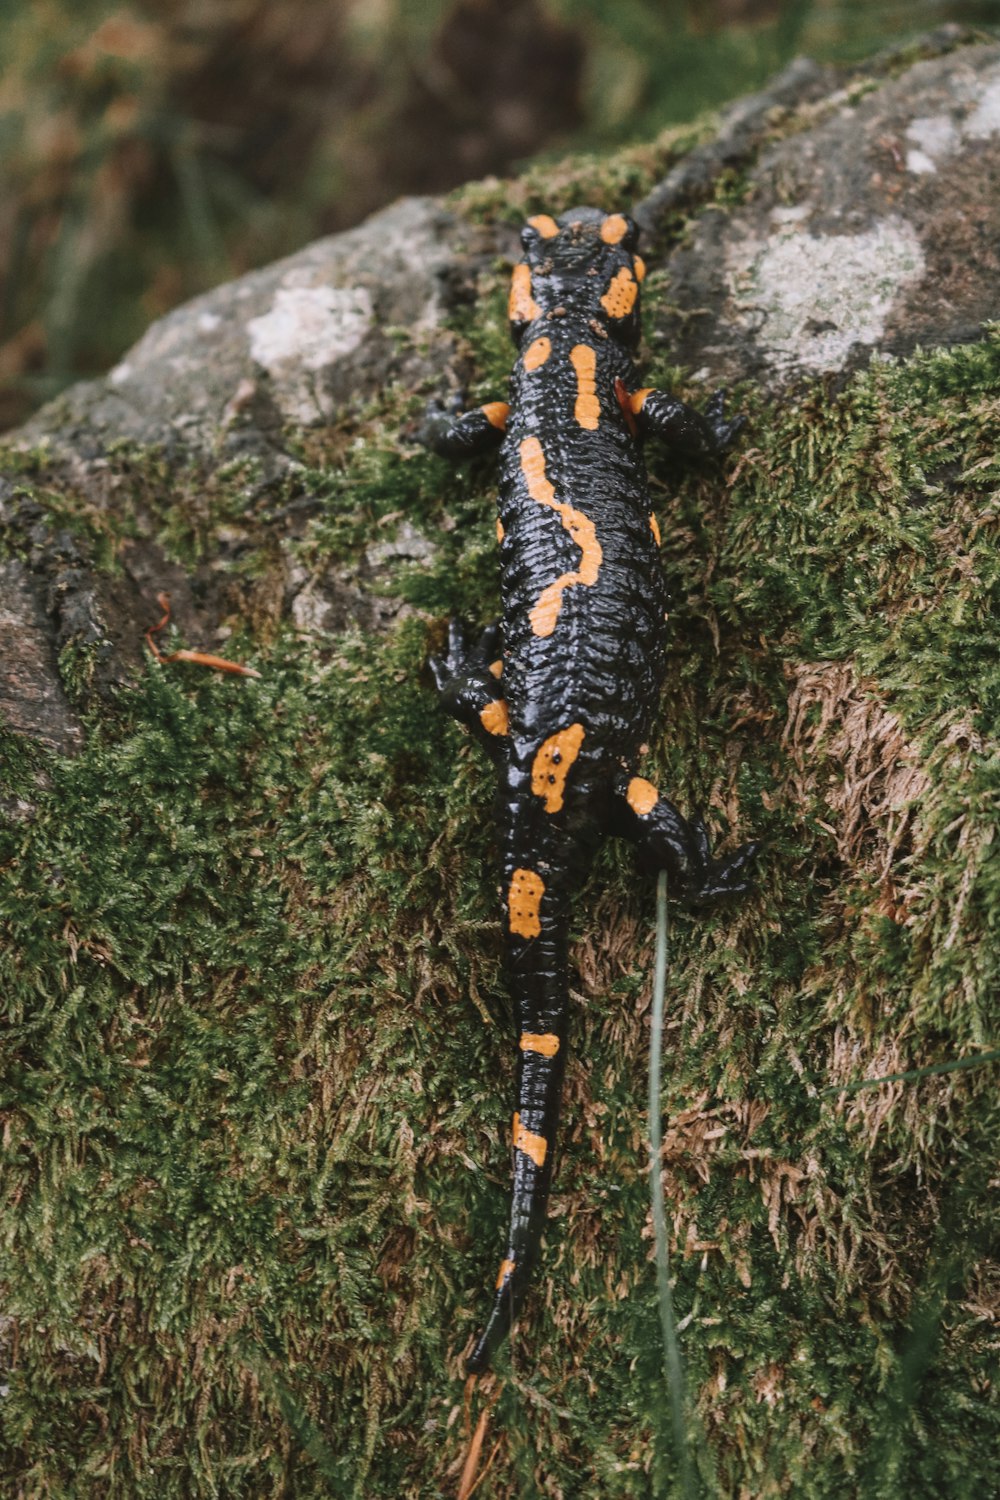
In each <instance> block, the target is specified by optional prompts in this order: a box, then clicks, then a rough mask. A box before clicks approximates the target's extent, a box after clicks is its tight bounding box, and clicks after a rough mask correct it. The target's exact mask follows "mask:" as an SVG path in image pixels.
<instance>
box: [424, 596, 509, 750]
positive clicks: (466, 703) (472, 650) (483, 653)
mask: <svg viewBox="0 0 1000 1500" xmlns="http://www.w3.org/2000/svg"><path fill="white" fill-rule="evenodd" d="M429 665H430V669H431V671H432V673H433V674H434V681H435V682H436V683H437V689H438V693H439V694H440V697H441V704H442V706H443V707H444V708H445V709H446V711H447V712H448V713H450V714H451V716H452V718H455V719H457V720H458V722H459V723H460V724H465V725H467V727H468V728H469V729H471V730H472V732H473V734H475V736H476V738H477V739H478V740H479V741H480V743H481V744H484V745H485V746H486V748H487V749H488V750H489V751H490V753H491V754H494V755H496V754H499V753H500V751H501V750H502V749H503V746H504V744H505V741H506V738H507V704H506V703H505V701H504V698H503V694H502V692H501V689H500V677H501V673H502V671H503V659H502V657H501V655H500V627H499V624H495V625H490V626H488V627H487V628H486V629H485V630H484V631H483V633H482V635H481V636H480V637H479V640H478V641H477V643H476V644H475V645H474V646H471V647H470V646H469V645H468V644H467V643H466V639H465V632H464V630H463V629H462V627H461V625H460V624H459V623H458V621H457V620H452V621H451V623H450V624H449V626H448V650H447V651H446V653H445V654H444V656H432V657H431V660H430V664H429Z"/></svg>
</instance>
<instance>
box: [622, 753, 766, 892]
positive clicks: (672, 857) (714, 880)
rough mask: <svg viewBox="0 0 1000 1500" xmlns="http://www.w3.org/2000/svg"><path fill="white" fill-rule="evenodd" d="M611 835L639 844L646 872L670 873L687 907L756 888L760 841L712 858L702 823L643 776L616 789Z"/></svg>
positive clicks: (629, 779) (625, 779)
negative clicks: (681, 808)
mask: <svg viewBox="0 0 1000 1500" xmlns="http://www.w3.org/2000/svg"><path fill="white" fill-rule="evenodd" d="M611 831H612V832H613V833H616V834H618V835H619V836H620V837H621V838H627V839H629V840H630V841H631V842H632V843H634V844H636V845H638V849H639V857H640V859H641V860H642V862H643V864H644V865H646V866H647V868H649V869H652V870H666V871H667V873H668V874H669V876H670V878H671V881H672V882H673V883H674V884H675V886H677V887H679V891H678V894H679V895H680V896H681V899H682V900H683V901H684V902H685V903H686V904H687V905H688V906H697V907H708V906H714V905H715V904H716V903H718V902H722V901H727V900H730V899H732V898H733V897H736V896H742V895H743V894H744V893H745V892H747V891H748V890H750V888H751V886H752V885H753V862H754V859H755V857H756V854H757V851H758V849H759V848H760V844H759V843H756V842H754V843H749V844H743V845H741V846H740V848H739V849H737V850H736V851H735V853H733V854H729V855H725V856H724V857H723V858H722V859H713V858H712V851H711V847H710V845H709V841H708V830H707V829H706V827H705V824H704V821H703V819H702V818H701V817H700V816H699V817H694V818H691V819H690V820H689V819H687V818H685V817H683V816H682V815H681V814H680V813H679V812H678V811H677V808H676V807H675V806H674V805H673V803H672V802H669V801H668V800H667V798H666V797H661V796H660V794H659V792H658V791H657V789H656V787H655V786H653V785H652V783H651V782H649V781H646V780H645V779H644V778H643V777H642V776H626V775H624V774H623V775H622V776H621V777H619V778H618V780H617V782H616V784H615V790H614V803H613V809H612V823H611Z"/></svg>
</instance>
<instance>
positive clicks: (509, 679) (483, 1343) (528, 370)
mask: <svg viewBox="0 0 1000 1500" xmlns="http://www.w3.org/2000/svg"><path fill="white" fill-rule="evenodd" d="M521 242H522V245H523V248H524V255H523V258H522V260H521V261H520V263H519V264H518V265H517V267H516V268H515V270H514V275H513V280H512V282H511V288H510V304H509V315H510V327H511V332H512V334H513V337H514V342H515V343H516V345H517V348H518V358H517V362H516V364H515V366H514V370H513V373H512V376H511V383H510V401H509V403H508V402H502V401H493V402H490V403H488V404H487V405H485V406H481V407H479V408H477V409H476V410H473V411H469V412H466V413H464V414H463V415H449V414H448V413H446V412H445V411H443V410H442V409H441V408H440V407H437V406H432V407H431V409H430V411H429V413H428V418H427V421H426V423H425V426H424V428H423V430H422V432H421V440H422V441H423V442H424V443H426V444H427V445H428V446H430V447H431V448H433V450H434V451H435V452H437V453H441V454H444V455H446V456H450V457H462V456H464V455H467V454H471V453H474V452H476V451H479V450H481V449H484V448H486V447H489V446H496V447H498V448H499V452H500V488H499V509H498V518H497V536H498V538H499V542H500V563H501V570H502V598H503V618H502V621H501V622H499V623H498V624H497V625H494V626H492V627H491V628H490V629H488V630H487V631H486V632H485V633H484V635H483V636H482V638H481V640H480V641H479V642H478V644H476V645H475V646H472V647H469V646H467V645H466V641H465V638H464V635H463V632H462V631H461V629H460V628H459V627H458V625H457V624H455V623H452V625H451V627H450V631H449V640H448V650H447V654H446V655H445V656H444V657H442V658H435V659H434V660H433V661H432V662H431V667H432V670H433V673H434V677H435V680H436V682H437V686H438V689H439V691H440V694H441V698H442V701H443V703H444V706H445V707H446V708H447V710H448V711H449V712H450V713H451V714H453V715H454V717H455V718H456V719H458V720H459V721H460V722H461V723H463V724H466V725H467V726H468V727H469V728H470V729H471V730H473V731H474V733H475V734H476V736H477V737H478V739H479V740H480V741H481V742H482V744H483V745H485V746H486V748H487V750H488V751H489V752H490V753H491V755H492V758H493V760H494V762H495V764H496V766H497V769H498V771H499V780H500V797H499V820H500V833H501V842H502V853H503V882H502V886H501V892H502V901H503V923H504V931H505V937H506V944H505V946H506V957H507V972H508V980H509V986H510V991H511V994H512V997H513V1000H514V1004H515V1008H516V1012H517V1017H518V1021H519V1027H520V1036H519V1040H518V1064H519V1066H518V1078H517V1109H516V1112H515V1114H514V1125H513V1158H514V1185H513V1194H512V1205H511V1215H510V1230H509V1234H508V1239H507V1249H506V1253H505V1254H504V1257H503V1259H502V1261H501V1262H500V1269H499V1272H498V1274H497V1279H496V1291H495V1295H494V1299H493V1305H492V1309H491V1311H490V1314H489V1317H488V1319H487V1322H486V1326H485V1328H484V1330H483V1332H482V1333H481V1334H480V1336H479V1338H478V1340H477V1341H476V1344H475V1346H474V1348H473V1350H472V1353H471V1355H470V1356H469V1358H468V1359H467V1361H466V1368H467V1370H468V1372H469V1373H479V1372H481V1371H483V1370H485V1369H487V1368H488V1366H489V1364H490V1361H491V1359H492V1357H493V1355H494V1353H495V1352H496V1349H497V1347H498V1346H499V1345H500V1343H501V1342H502V1341H503V1339H504V1338H505V1337H506V1335H507V1332H508V1330H509V1328H510V1325H511V1321H512V1319H513V1318H514V1317H515V1315H516V1314H517V1311H518V1309H519V1308H520V1306H521V1304H522V1302H523V1300H524V1296H525V1292H526V1289H527V1286H528V1282H529V1278H530V1275H531V1270H532V1266H533V1264H534V1262H535V1260H536V1258H537V1255H538V1249H539V1243H540V1240H541V1235H542V1228H543V1224H544V1220H545V1214H546V1205H547V1201H548V1194H549V1183H550V1180H551V1175H552V1155H553V1146H554V1143H555V1134H556V1122H557V1117H558V1113H559V1096H560V1087H561V1083H562V1078H563V1073H564V1070H565V1066H566V1044H567V1010H568V978H567V935H568V925H569V905H570V899H571V897H572V895H573V893H574V891H575V890H576V888H577V887H578V886H579V884H580V882H581V879H582V877H583V875H584V873H585V871H586V869H587V867H588V864H589V862H590V859H591V856H592V854H593V851H594V848H595V845H596V843H597V841H598V839H599V838H600V837H601V836H602V835H604V834H608V833H612V834H617V835H619V836H620V837H623V838H626V839H630V840H631V841H632V842H633V843H634V844H636V845H637V846H638V849H639V851H640V855H641V857H642V858H643V861H644V863H645V864H646V865H647V866H648V867H650V868H654V869H659V868H666V869H667V871H668V872H669V874H670V878H671V881H672V889H673V892H674V893H675V894H680V895H683V896H684V897H685V898H686V900H687V901H688V902H689V903H691V904H693V905H699V906H704V905H710V904H711V903H713V902H715V901H717V900H719V899H720V898H724V897H732V896H735V895H738V894H739V893H741V892H743V891H745V890H746V889H747V888H748V886H749V884H750V867H751V862H752V860H753V857H754V854H755V853H756V849H757V845H756V844H744V845H743V847H742V848H741V849H739V850H738V851H737V852H736V853H735V854H732V855H731V856H729V858H726V859H713V858H712V856H711V853H710V850H709V843H708V835H707V832H706V829H705V826H704V824H703V822H702V821H701V819H700V818H693V819H691V820H688V819H685V818H683V817H682V816H681V814H680V813H679V812H678V810H677V808H676V807H674V805H673V803H671V802H669V801H668V800H667V798H666V797H664V796H663V795H662V794H661V793H660V791H659V790H658V789H657V788H656V787H655V786H654V785H652V783H651V782H649V781H647V780H646V779H645V777H643V776H640V775H639V774H638V770H637V761H638V757H639V754H640V746H641V745H642V742H643V740H644V739H645V737H646V735H647V733H648V731H649V728H650V724H651V721H652V718H653V715H654V713H655V710H656V706H657V698H658V694H659V688H660V683H661V680H662V674H663V668H664V643H663V622H664V610H665V606H666V596H665V586H664V580H663V576H662V570H661V566H660V561H659V557H658V552H657V548H658V544H659V533H658V530H657V523H656V518H655V516H654V515H653V514H652V510H651V507H650V498H649V492H648V489H647V484H646V474H645V467H644V464H643V457H642V439H643V438H644V437H645V436H646V435H651V434H656V435H658V436H660V437H663V438H665V439H666V440H667V441H668V442H669V443H670V444H671V445H672V447H673V448H674V450H675V451H676V452H678V453H681V454H684V455H689V456H693V457H698V456H706V455H713V454H718V453H721V452H722V451H723V450H724V449H725V448H726V447H727V445H728V444H729V442H730V441H731V439H732V437H733V436H734V434H735V433H736V432H737V431H738V429H739V427H740V425H741V419H740V418H737V419H735V420H730V421H727V420H725V419H724V417H723V398H722V394H721V392H720V393H717V394H716V395H715V396H713V397H712V399H711V400H710V401H709V402H708V404H707V406H706V407H705V410H704V413H699V412H698V411H695V410H694V409H693V408H692V407H690V406H686V405H685V404H684V403H683V402H681V401H678V400H675V399H674V398H673V397H672V396H670V395H667V394H666V393H665V392H663V391H658V390H651V389H639V388H638V382H637V380H636V376H635V369H634V365H633V360H632V355H633V351H634V350H635V348H636V346H637V344H638V341H639V335H640V321H639V298H640V288H641V284H642V280H643V276H644V275H645V266H644V264H643V261H642V258H641V257H640V256H639V255H638V254H636V245H637V242H638V230H637V227H636V225H635V224H634V223H633V221H632V220H631V219H630V218H629V217H628V216H627V215H626V214H622V213H612V214H603V213H601V212H600V211H599V210H597V209H593V208H578V209H573V210H571V211H570V212H569V213H565V214H562V215H560V216H559V217H558V218H551V217H550V216H549V215H548V214H539V215H537V216H536V217H535V218H533V219H529V221H528V223H527V225H526V226H525V228H524V230H523V232H522V235H521Z"/></svg>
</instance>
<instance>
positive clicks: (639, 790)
mask: <svg viewBox="0 0 1000 1500" xmlns="http://www.w3.org/2000/svg"><path fill="white" fill-rule="evenodd" d="M659 800H660V794H659V792H658V791H657V790H656V787H655V786H654V785H653V783H652V782H651V781H646V780H645V778H644V777H642V776H633V777H632V780H631V781H630V782H629V784H628V787H627V789H626V791H625V801H626V802H627V803H628V805H629V807H630V808H631V809H632V811H633V812H634V813H638V815H639V817H640V818H644V817H645V816H646V814H647V813H651V812H652V811H653V808H654V807H655V806H656V804H657V803H658V802H659Z"/></svg>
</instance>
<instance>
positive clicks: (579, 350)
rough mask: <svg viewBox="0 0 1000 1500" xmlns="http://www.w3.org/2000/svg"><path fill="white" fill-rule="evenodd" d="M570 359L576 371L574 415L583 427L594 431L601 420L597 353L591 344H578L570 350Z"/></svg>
mask: <svg viewBox="0 0 1000 1500" xmlns="http://www.w3.org/2000/svg"><path fill="white" fill-rule="evenodd" d="M569 360H570V364H571V365H572V366H573V369H574V370H575V371H576V405H575V406H574V407H573V415H574V417H576V420H577V421H578V422H579V424H580V426H581V427H586V428H588V429H589V430H590V431H591V432H594V431H596V429H597V425H598V423H599V422H600V420H601V403H600V401H599V400H598V399H597V387H596V385H595V384H594V372H595V370H596V369H597V355H596V354H595V353H594V351H593V349H591V347H590V345H589V344H576V345H574V347H573V348H572V349H571V350H570V355H569Z"/></svg>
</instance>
